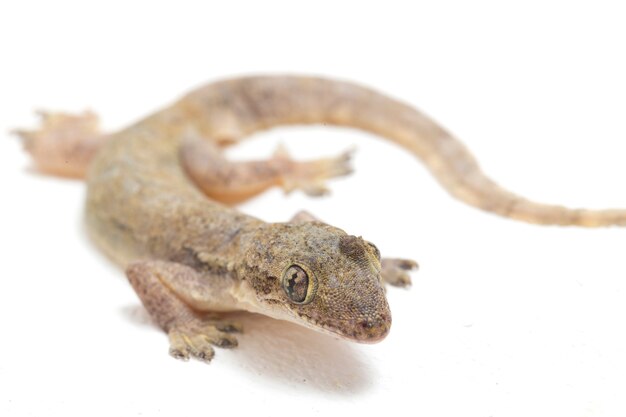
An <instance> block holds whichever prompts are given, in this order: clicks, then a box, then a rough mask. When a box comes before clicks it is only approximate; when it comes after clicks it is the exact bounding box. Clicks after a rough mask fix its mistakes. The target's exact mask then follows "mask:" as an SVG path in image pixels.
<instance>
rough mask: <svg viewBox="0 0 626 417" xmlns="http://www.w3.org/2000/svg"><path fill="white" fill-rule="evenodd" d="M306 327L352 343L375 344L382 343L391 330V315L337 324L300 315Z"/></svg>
mask: <svg viewBox="0 0 626 417" xmlns="http://www.w3.org/2000/svg"><path fill="white" fill-rule="evenodd" d="M300 318H301V319H303V320H304V322H305V323H306V326H307V327H309V328H311V329H313V330H316V331H318V332H322V333H326V334H329V335H331V336H339V337H340V338H341V339H344V340H349V341H351V342H357V343H364V344H373V343H378V342H380V341H382V340H383V339H384V338H385V337H387V335H388V334H389V330H390V329H391V314H389V313H387V314H381V315H380V316H379V317H378V318H375V319H372V318H363V319H356V320H346V321H341V322H338V323H336V324H330V323H325V322H322V321H319V320H316V319H314V318H313V317H310V316H307V315H300Z"/></svg>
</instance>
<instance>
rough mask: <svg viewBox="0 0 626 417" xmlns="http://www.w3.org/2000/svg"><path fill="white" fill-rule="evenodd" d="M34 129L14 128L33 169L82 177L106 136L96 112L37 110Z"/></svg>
mask: <svg viewBox="0 0 626 417" xmlns="http://www.w3.org/2000/svg"><path fill="white" fill-rule="evenodd" d="M39 115H40V116H41V127H40V128H39V129H38V130H16V131H14V133H15V134H17V135H18V136H20V137H21V138H22V141H23V143H24V148H25V149H26V151H28V153H30V155H31V156H32V158H33V161H34V162H35V166H36V167H37V170H39V171H40V172H42V173H45V174H50V175H58V176H62V177H70V178H84V176H85V173H86V171H87V167H88V166H89V162H90V161H91V159H92V158H93V156H94V155H95V154H96V152H97V151H98V149H99V148H100V146H101V144H102V143H103V142H104V141H105V140H106V136H104V135H102V134H101V133H100V131H99V129H98V116H96V115H95V114H94V113H91V112H84V113H83V114H80V115H71V114H67V113H46V112H39Z"/></svg>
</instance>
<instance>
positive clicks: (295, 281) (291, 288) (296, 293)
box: [285, 265, 309, 303]
mask: <svg viewBox="0 0 626 417" xmlns="http://www.w3.org/2000/svg"><path fill="white" fill-rule="evenodd" d="M285 275H286V276H287V277H288V278H287V279H286V282H285V291H286V292H287V295H288V296H289V298H291V300H293V301H295V302H296V303H301V302H303V301H304V300H305V299H306V295H307V291H308V289H309V276H308V275H307V273H306V272H305V271H304V269H302V268H300V267H299V266H297V265H292V266H291V267H289V269H288V270H287V273H286V274H285Z"/></svg>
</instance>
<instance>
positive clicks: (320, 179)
mask: <svg viewBox="0 0 626 417" xmlns="http://www.w3.org/2000/svg"><path fill="white" fill-rule="evenodd" d="M353 153H354V149H348V150H346V151H344V152H342V153H341V154H340V155H338V156H335V157H330V158H320V159H315V160H311V161H294V160H293V159H291V157H290V156H289V154H288V153H287V151H286V150H285V148H284V147H283V146H282V145H281V146H279V147H278V149H277V150H276V152H275V153H274V156H273V158H272V161H273V162H274V163H275V164H277V165H278V166H280V167H281V172H282V177H281V185H282V187H283V190H284V191H285V193H290V192H292V191H294V190H301V191H303V192H304V193H305V194H307V195H309V196H313V197H318V196H322V195H325V194H328V192H329V190H328V188H327V187H326V180H328V179H330V178H334V177H340V176H344V175H348V174H350V173H351V172H352V167H351V166H350V160H351V158H352V154H353Z"/></svg>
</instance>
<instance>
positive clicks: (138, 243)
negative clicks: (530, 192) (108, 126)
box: [20, 77, 626, 360]
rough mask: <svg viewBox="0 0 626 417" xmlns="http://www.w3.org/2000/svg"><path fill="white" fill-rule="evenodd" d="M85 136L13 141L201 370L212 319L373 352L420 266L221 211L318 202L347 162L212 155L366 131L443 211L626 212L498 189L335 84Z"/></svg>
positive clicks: (436, 133)
mask: <svg viewBox="0 0 626 417" xmlns="http://www.w3.org/2000/svg"><path fill="white" fill-rule="evenodd" d="M94 123H95V122H94V119H93V115H90V114H87V115H84V116H68V115H58V114H53V115H44V126H43V128H42V129H41V130H40V131H37V132H20V134H21V135H22V136H23V137H24V138H25V140H26V145H27V149H28V150H29V151H30V152H31V154H32V155H33V157H34V159H35V162H36V163H37V165H38V167H39V168H40V169H41V170H43V171H45V172H49V173H53V174H57V175H66V176H75V177H81V176H85V175H86V178H87V184H88V194H87V204H86V221H87V226H88V229H89V232H90V234H91V236H92V237H93V239H94V240H95V241H96V242H97V243H98V245H99V246H100V247H101V248H102V249H103V250H104V251H105V252H106V253H107V254H108V255H109V256H111V257H112V258H113V259H114V260H116V261H117V262H119V263H120V264H122V265H124V266H125V267H126V270H127V276H128V278H129V280H130V282H131V284H132V285H133V287H134V288H135V290H136V291H137V293H138V295H139V297H140V298H141V300H142V302H143V303H144V305H145V307H146V308H147V310H148V311H149V312H150V314H151V315H152V316H153V318H154V319H155V320H156V321H157V323H159V325H160V326H161V327H162V328H163V329H164V330H165V331H166V332H168V335H169V338H170V345H171V348H170V352H171V353H172V354H173V355H174V356H175V357H178V358H188V357H189V356H195V357H197V358H199V359H203V360H210V359H211V358H212V356H213V350H212V348H211V344H214V345H218V346H222V347H230V346H235V345H236V339H235V338H234V337H233V336H232V335H231V333H233V332H236V331H238V330H240V329H239V326H238V325H237V324H234V323H227V322H224V321H223V320H222V319H220V318H219V315H216V314H213V313H219V312H223V311H231V310H248V311H253V312H258V313H262V314H266V315H269V316H272V317H276V318H280V319H286V320H290V321H293V322H296V323H300V324H302V325H305V326H308V327H310V328H313V329H316V330H320V331H324V332H329V333H332V334H335V335H339V336H341V337H344V338H347V339H350V340H355V341H360V342H375V341H379V340H381V339H383V338H384V337H385V336H386V334H387V333H388V331H389V328H390V324H391V314H390V312H389V307H388V305H387V301H386V299H385V293H384V287H383V282H387V283H389V284H393V285H400V286H404V285H408V284H409V283H410V280H409V277H408V275H407V271H409V270H411V269H414V268H415V267H416V266H417V265H416V264H415V263H414V262H413V261H408V260H401V259H383V260H382V262H381V258H380V254H379V252H378V249H376V247H375V246H374V245H372V244H371V243H369V242H366V241H364V240H363V239H361V238H360V237H355V236H350V235H348V234H346V233H345V232H344V231H343V230H341V229H338V228H336V227H332V226H330V225H327V224H325V223H323V222H320V221H318V220H316V219H314V218H313V217H312V216H310V215H308V214H306V213H300V214H298V215H296V216H295V217H294V219H292V220H291V221H289V222H286V223H265V222H263V221H261V220H258V219H256V218H254V217H251V216H247V215H244V214H242V213H240V212H238V211H236V210H235V209H234V208H232V207H230V206H227V205H225V204H231V203H235V202H238V201H242V200H245V199H246V198H249V197H250V196H253V195H255V194H258V193H260V192H262V191H263V190H265V189H267V188H268V187H271V186H276V185H278V186H282V187H283V188H284V189H285V191H291V190H294V189H300V190H303V191H305V192H307V193H308V194H311V195H319V194H323V193H324V192H325V191H326V188H325V185H324V182H325V180H326V179H328V178H331V177H334V176H337V175H344V174H346V173H348V172H349V167H348V165H347V162H348V159H349V154H348V153H345V154H342V155H341V156H339V157H337V158H327V159H322V160H317V161H308V162H295V161H293V160H291V158H289V156H288V155H287V154H286V153H285V152H284V150H282V149H281V150H278V151H277V152H276V154H275V155H274V157H273V158H271V159H270V160H267V161H251V162H239V163H233V162H230V161H228V160H226V159H225V158H224V157H223V156H222V154H221V148H223V147H224V146H226V145H228V144H232V143H236V142H237V141H239V140H241V139H242V138H243V137H245V136H247V135H249V134H251V133H253V132H256V131H259V130H263V129H268V128H271V127H273V126H278V125H285V124H313V123H324V124H332V125H338V126H350V127H355V128H359V129H363V130H367V131H370V132H373V133H377V134H379V135H381V136H383V137H385V138H388V139H389V140H391V141H394V142H396V143H397V144H399V145H401V146H403V147H404V148H406V149H407V150H409V151H411V152H412V153H414V154H415V155H416V156H417V157H419V158H420V159H421V160H422V161H423V162H424V163H425V164H426V166H427V167H428V168H429V169H430V170H431V172H432V173H433V174H434V176H435V177H436V178H437V179H438V180H439V182H440V183H441V184H442V185H443V186H444V187H445V188H446V189H447V190H448V191H449V192H450V193H451V194H452V195H453V196H455V197H457V198H459V199H461V200H463V201H465V202H466V203H468V204H471V205H473V206H476V207H479V208H481V209H484V210H487V211H490V212H493V213H497V214H500V215H503V216H507V217H511V218H515V219H519V220H524V221H528V222H533V223H541V224H563V225H565V224H567V225H579V226H603V225H612V224H619V225H623V224H625V223H626V212H625V211H623V210H599V211H589V210H581V209H577V210H571V209H567V208H564V207H560V206H550V205H543V204H539V203H534V202H531V201H528V200H526V199H524V198H522V197H519V196H516V195H514V194H512V193H510V192H508V191H506V190H504V189H502V188H501V187H499V186H498V185H496V184H495V183H494V182H493V181H492V180H490V179H489V178H487V177H486V176H485V175H484V174H483V173H482V171H481V170H480V169H479V167H478V164H477V163H476V161H475V159H474V158H473V157H472V156H471V154H470V153H469V152H468V151H467V149H466V148H465V147H464V146H463V145H462V144H461V143H460V142H459V141H458V140H456V139H455V138H453V137H452V136H451V135H450V134H449V133H448V132H446V131H445V130H444V129H443V128H441V127H440V126H438V125H437V124H435V123H434V122H433V121H432V120H430V119H429V118H428V117H426V116H424V115H423V114H421V113H420V112H418V111H417V110H415V109H413V108H412V107H410V106H407V105H406V104H403V103H401V102H398V101H396V100H393V99H391V98H388V97H385V96H383V95H381V94H379V93H377V92H374V91H372V90H369V89H367V88H364V87H361V86H357V85H354V84H351V83H346V82H340V81H333V80H326V79H320V78H311V77H249V78H240V79H233V80H226V81H222V82H218V83H214V84H210V85H208V86H206V87H203V88H200V89H198V90H196V91H194V92H192V93H190V94H188V95H187V96H185V97H184V98H182V99H181V100H180V101H178V102H177V103H175V104H174V105H172V106H170V107H168V108H166V109H164V110H162V111H160V112H158V113H156V114H154V115H152V116H150V117H148V118H146V119H144V120H142V121H140V122H138V123H136V124H134V125H133V126H131V127H129V128H127V129H124V130H122V131H120V132H118V133H115V134H112V135H109V136H103V135H99V134H98V133H97V130H96V128H95V124H94ZM207 196H208V197H209V198H207ZM206 313H212V314H211V315H209V316H207V314H206Z"/></svg>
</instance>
